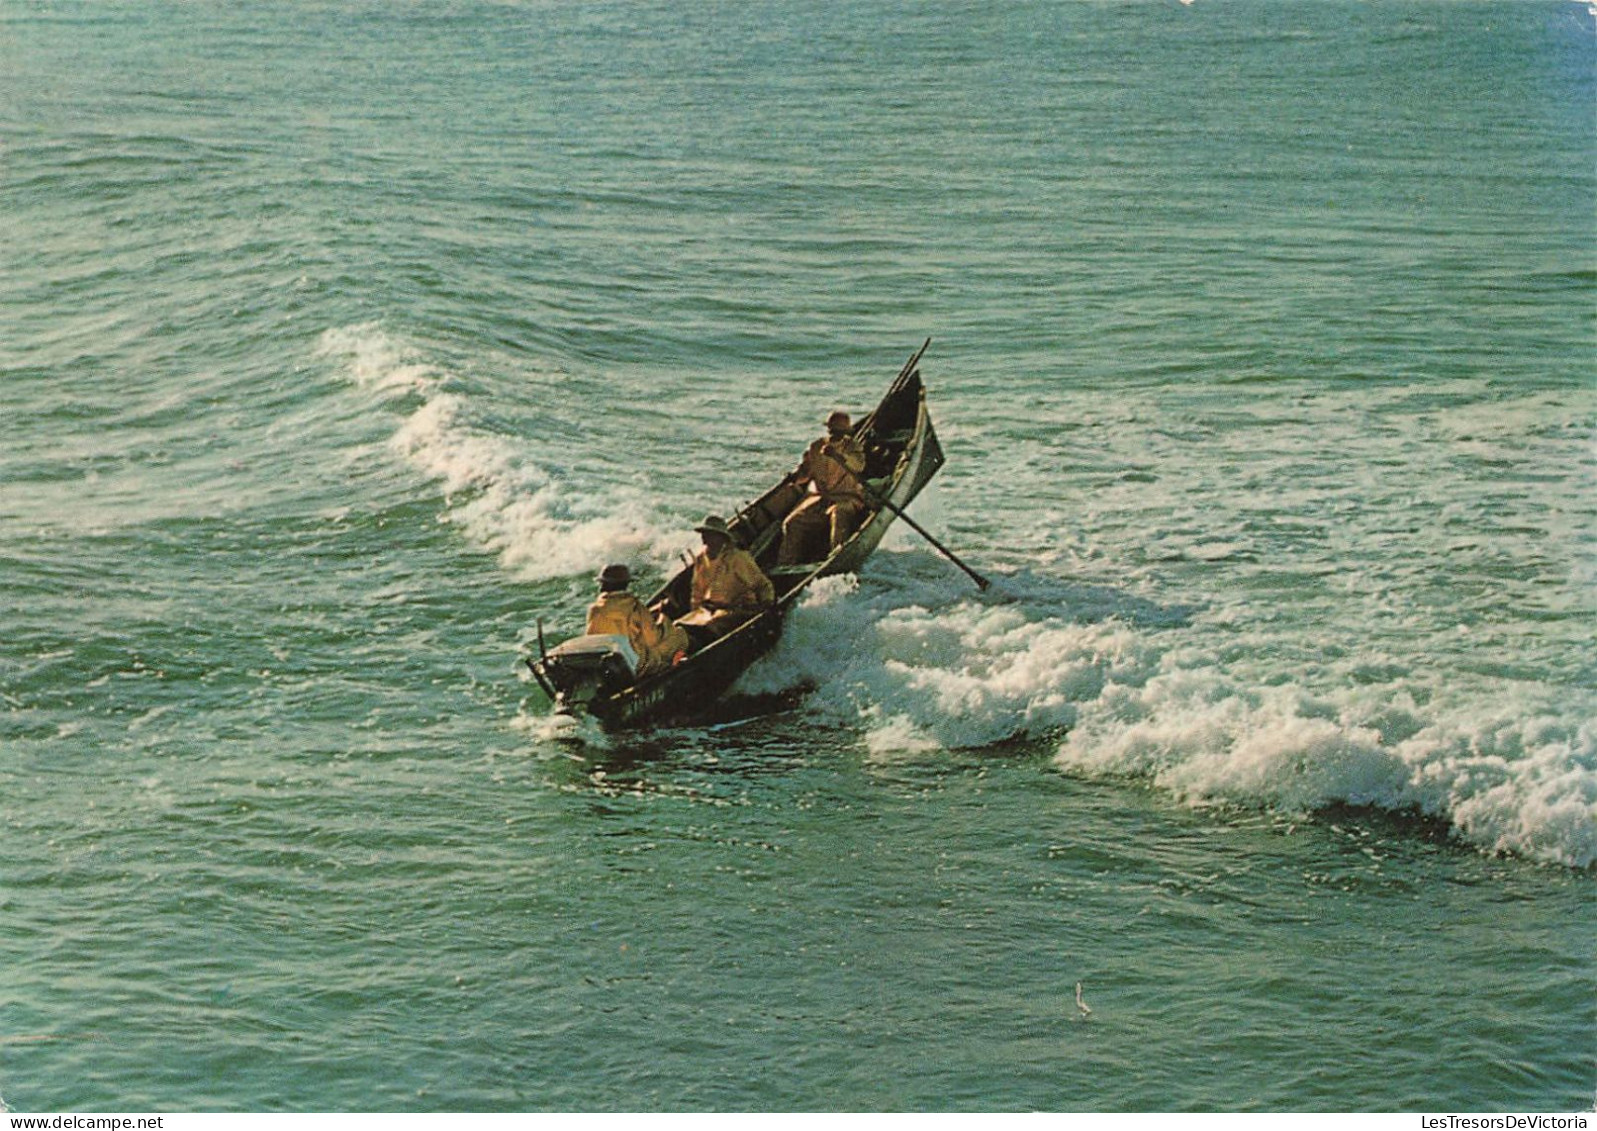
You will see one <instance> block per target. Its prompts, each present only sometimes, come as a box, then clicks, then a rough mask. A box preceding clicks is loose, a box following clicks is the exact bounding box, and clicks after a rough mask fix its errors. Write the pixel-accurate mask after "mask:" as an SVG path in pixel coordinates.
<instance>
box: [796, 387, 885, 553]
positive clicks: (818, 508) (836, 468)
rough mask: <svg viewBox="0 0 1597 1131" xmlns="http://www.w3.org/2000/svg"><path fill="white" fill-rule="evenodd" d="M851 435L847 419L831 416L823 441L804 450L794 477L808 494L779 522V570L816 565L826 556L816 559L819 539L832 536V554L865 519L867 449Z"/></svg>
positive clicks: (840, 416)
mask: <svg viewBox="0 0 1597 1131" xmlns="http://www.w3.org/2000/svg"><path fill="white" fill-rule="evenodd" d="M850 430H851V426H850V423H849V419H848V413H846V412H834V413H832V415H830V416H828V417H827V418H826V435H825V436H823V437H821V438H820V439H818V440H816V441H815V442H814V443H813V444H811V445H810V446H809V447H808V448H807V449H805V451H804V458H803V459H802V460H800V461H799V465H798V468H797V470H796V471H795V472H794V473H793V474H794V475H795V476H796V477H797V480H798V482H799V483H801V484H805V483H807V484H808V487H809V493H808V494H806V495H805V496H804V498H803V499H802V500H800V502H799V504H798V506H796V507H794V508H793V510H792V512H791V513H790V514H789V515H788V516H787V518H785V519H784V520H783V521H782V548H781V551H780V552H779V553H778V555H777V562H778V564H780V565H795V564H797V563H799V562H807V561H820V560H821V559H823V558H824V557H825V556H826V555H825V554H823V553H816V552H815V550H814V546H815V543H816V542H818V541H819V539H820V535H821V533H822V532H823V531H826V532H828V533H829V534H830V536H831V542H830V549H832V550H835V549H837V547H839V546H841V545H842V544H843V543H844V542H846V541H847V540H848V536H849V535H850V534H852V533H854V528H855V527H856V526H857V525H859V521H860V519H861V517H863V516H864V514H865V490H864V487H863V486H862V485H861V483H860V476H861V475H863V474H864V473H865V449H864V448H862V447H860V443H859V441H858V440H856V439H854V437H853V436H852V435H850Z"/></svg>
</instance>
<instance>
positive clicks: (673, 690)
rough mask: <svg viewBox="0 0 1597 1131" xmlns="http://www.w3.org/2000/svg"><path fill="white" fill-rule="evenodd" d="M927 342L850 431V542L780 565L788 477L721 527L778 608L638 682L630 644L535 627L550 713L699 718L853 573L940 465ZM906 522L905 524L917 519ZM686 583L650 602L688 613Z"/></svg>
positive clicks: (625, 721) (625, 722) (618, 723)
mask: <svg viewBox="0 0 1597 1131" xmlns="http://www.w3.org/2000/svg"><path fill="white" fill-rule="evenodd" d="M926 345H930V339H928V340H927V343H926ZM926 345H922V346H921V348H920V349H919V350H918V351H917V352H916V353H915V355H914V356H913V357H911V358H910V359H909V361H908V362H906V363H905V365H904V368H903V369H902V370H900V372H899V374H898V377H897V379H896V380H894V381H893V383H892V386H891V387H890V388H889V389H888V390H887V394H886V395H885V396H884V397H883V398H882V400H881V403H880V404H878V405H877V406H876V408H875V409H874V410H873V411H872V412H871V413H870V414H869V415H868V416H866V417H865V418H864V419H863V420H860V421H858V422H856V424H855V425H854V428H853V435H854V437H855V439H857V440H858V441H859V443H860V445H861V446H862V447H863V448H864V449H865V455H866V463H865V474H864V481H865V486H866V493H867V495H868V497H869V500H870V504H871V505H870V509H869V511H868V512H867V514H866V517H865V518H864V520H863V521H862V522H861V523H860V525H859V527H858V529H856V530H855V531H854V533H853V535H852V536H850V537H849V539H848V541H846V542H844V543H843V544H842V545H841V546H839V547H838V548H837V549H836V550H834V551H832V553H831V554H830V556H829V557H827V558H826V560H825V561H822V562H814V563H809V564H805V565H798V566H779V565H778V564H777V550H778V547H779V545H780V542H781V535H782V520H783V519H785V518H786V517H787V515H788V513H789V512H790V511H791V510H792V509H793V508H794V507H795V506H796V505H797V504H798V503H799V501H800V500H801V499H802V498H803V497H804V488H803V486H802V485H801V484H799V483H797V482H795V476H794V474H793V473H791V472H790V473H789V474H788V475H786V476H785V477H784V478H783V479H782V480H781V481H780V482H778V483H777V484H776V485H775V486H774V487H772V488H771V489H770V490H768V491H766V492H765V493H764V494H763V495H761V496H760V497H759V498H758V499H755V500H754V501H753V502H752V503H750V504H749V505H748V506H746V507H744V508H743V509H742V510H740V511H739V512H738V513H737V515H736V516H734V517H733V518H731V519H729V520H728V522H727V526H728V528H729V530H730V532H731V534H732V538H733V540H734V541H735V542H736V543H737V545H739V546H741V547H742V548H743V549H745V550H747V551H749V553H750V554H752V555H753V556H754V559H755V561H757V562H758V563H759V564H760V567H761V568H762V569H764V570H765V573H766V575H767V576H768V577H770V579H771V582H772V584H773V585H774V587H775V590H776V602H775V604H774V605H773V606H772V607H771V608H769V609H767V610H766V611H765V612H763V613H761V614H760V615H759V616H757V617H755V618H754V619H752V620H750V621H747V622H745V623H744V624H742V625H739V626H738V627H737V628H736V629H734V630H733V631H732V632H729V633H727V634H726V635H725V636H723V637H721V638H720V639H718V640H715V641H713V642H711V643H710V644H708V645H706V646H704V647H703V648H701V649H699V650H698V651H696V652H693V653H691V654H690V655H688V656H687V657H686V658H684V659H682V660H680V661H679V662H678V663H676V664H675V665H674V666H672V667H670V668H667V669H665V670H664V671H660V672H657V673H655V674H653V675H650V676H648V677H646V678H644V679H634V678H633V676H632V663H631V660H632V656H631V648H630V646H629V645H628V644H627V642H626V638H625V637H613V636H579V637H576V638H574V639H572V640H568V641H566V642H565V643H563V644H561V645H560V646H558V647H556V648H554V649H547V650H546V649H545V648H544V645H543V640H542V631H541V629H540V632H539V645H538V650H539V655H538V656H536V657H530V658H529V659H528V661H527V663H528V666H529V667H530V668H531V669H532V674H533V678H535V679H536V680H537V681H538V684H539V686H540V687H542V688H543V689H544V691H545V692H546V693H547V694H548V695H549V697H550V698H551V699H553V700H554V704H555V710H556V711H557V712H562V713H566V714H589V715H592V716H593V717H594V718H596V719H597V720H598V721H599V722H600V723H601V724H603V725H604V726H606V727H608V728H615V729H620V728H627V727H637V726H645V725H650V724H658V723H668V722H686V721H691V720H693V719H695V718H702V717H704V716H705V715H706V714H708V713H709V712H710V710H711V708H712V707H713V706H714V705H715V703H716V701H717V700H718V699H720V697H721V696H722V695H724V694H725V693H726V691H727V690H728V689H729V688H731V686H732V685H733V684H734V683H735V682H737V679H738V677H739V676H740V675H742V674H743V673H744V672H745V671H746V670H748V667H749V665H751V664H752V663H754V661H755V660H757V659H759V658H760V657H761V656H762V655H764V654H765V653H766V652H768V651H769V650H770V649H771V647H772V646H773V645H775V643H776V642H777V640H778V639H779V638H780V637H781V635H782V627H783V624H784V623H785V621H786V619H787V613H788V610H789V609H791V608H792V607H793V605H794V604H795V603H796V602H797V601H798V599H799V597H800V596H802V595H803V593H804V591H805V589H806V588H808V587H809V585H810V584H811V583H813V582H814V581H815V580H816V579H818V578H822V577H827V576H830V575H832V574H838V573H852V572H855V571H857V570H858V569H859V568H860V566H861V565H863V564H864V563H865V560H866V559H867V558H869V557H870V555H871V552H872V551H873V550H875V549H876V547H877V545H878V544H879V543H880V542H881V540H882V536H883V535H885V534H886V533H887V529H888V527H889V526H891V525H892V523H893V519H894V517H895V516H897V515H899V514H900V512H902V510H903V508H904V507H906V506H908V505H909V503H910V501H911V500H913V499H914V498H915V496H916V495H917V494H919V493H920V490H921V488H923V487H925V486H926V484H927V483H928V482H929V481H930V480H931V478H932V476H933V475H935V474H937V469H938V468H940V467H941V466H942V465H943V452H942V448H941V447H940V446H939V445H938V443H937V434H936V433H935V432H934V431H933V429H932V421H931V417H930V416H929V415H928V414H927V411H926V389H925V386H924V385H922V383H921V376H920V368H919V366H920V359H921V355H922V354H924V353H925V352H926ZM903 517H904V518H905V521H906V522H912V521H913V520H911V519H909V517H908V516H907V515H905V516H903ZM917 529H919V528H918V527H917ZM692 579H693V571H692V569H691V567H690V568H685V569H683V570H681V571H680V572H678V573H677V574H676V575H675V576H673V577H672V578H671V579H670V580H668V581H667V582H666V583H665V584H664V585H663V586H661V588H660V589H659V591H658V592H656V593H655V594H654V595H653V596H652V597H650V598H649V600H648V604H649V605H650V606H654V605H656V604H657V603H660V602H663V603H664V607H665V609H666V611H667V612H668V614H669V615H671V616H672V617H680V616H682V615H683V614H685V613H686V612H687V611H688V604H689V595H690V592H691V588H692Z"/></svg>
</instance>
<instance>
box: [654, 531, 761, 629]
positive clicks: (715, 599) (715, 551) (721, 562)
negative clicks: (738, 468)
mask: <svg viewBox="0 0 1597 1131" xmlns="http://www.w3.org/2000/svg"><path fill="white" fill-rule="evenodd" d="M693 529H694V530H696V531H698V533H699V536H700V537H701V538H703V540H704V549H702V550H700V551H699V554H698V556H697V557H696V558H694V559H693V597H692V609H691V610H690V611H689V612H688V615H687V616H685V617H683V618H682V619H681V620H679V621H677V624H678V625H679V626H681V627H682V628H684V629H686V630H687V632H688V635H689V636H690V637H692V638H693V642H694V643H695V644H696V645H699V646H701V647H702V646H703V645H705V644H708V643H709V642H710V641H712V640H714V639H716V638H717V637H720V636H725V635H726V634H727V633H729V632H731V631H732V630H733V629H734V628H736V627H737V626H738V625H740V624H742V623H743V622H744V621H746V620H748V619H749V618H750V617H752V616H756V615H758V614H759V613H761V612H763V611H764V610H766V609H768V608H770V607H771V605H772V604H773V603H774V602H775V601H776V589H775V587H774V586H772V584H771V579H770V578H769V577H766V576H765V571H764V570H762V569H760V566H759V563H758V562H756V561H755V560H754V558H753V557H752V556H751V555H750V554H749V552H748V551H747V550H745V549H742V548H741V547H739V546H738V545H736V544H735V543H734V542H733V541H732V532H731V531H730V530H728V529H727V525H726V519H724V518H722V517H721V516H720V515H715V514H712V515H710V516H709V517H708V518H706V519H705V520H704V521H703V522H701V523H700V524H699V525H698V526H695V527H694V528H693Z"/></svg>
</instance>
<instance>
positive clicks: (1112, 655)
mask: <svg viewBox="0 0 1597 1131" xmlns="http://www.w3.org/2000/svg"><path fill="white" fill-rule="evenodd" d="M933 565H935V563H932V562H931V561H930V556H929V554H927V553H924V552H909V553H896V554H895V553H880V552H879V553H878V555H877V556H876V557H875V558H873V559H872V562H871V564H870V566H869V567H867V580H861V579H857V578H831V579H827V580H826V581H824V582H821V583H819V584H817V585H816V586H815V587H814V589H813V590H812V592H811V593H810V594H809V595H808V596H807V597H806V598H805V600H804V601H803V602H802V603H801V604H800V605H799V606H798V607H797V608H796V609H795V610H794V611H793V614H792V616H791V619H790V622H789V628H788V631H787V633H786V634H785V636H784V638H783V640H782V642H781V643H780V644H779V645H778V647H777V649H776V650H775V651H773V653H772V654H771V655H770V656H768V657H767V658H766V659H765V660H762V661H761V662H760V664H758V665H756V666H755V667H754V668H753V669H751V670H750V672H749V673H748V674H747V675H746V676H745V677H744V680H743V681H742V682H741V683H740V684H739V690H740V691H745V692H749V693H762V692H770V691H773V690H776V689H778V688H779V687H780V686H782V685H784V684H786V685H788V686H791V685H793V684H795V683H800V682H810V683H813V684H814V685H815V688H816V690H815V691H814V693H813V694H812V695H811V696H810V698H809V700H808V701H807V709H808V710H810V711H811V712H812V713H814V714H815V715H817V717H820V718H830V719H832V720H835V721H837V722H838V723H839V724H840V725H863V726H864V728H865V743H866V746H867V749H868V750H869V752H870V754H871V755H872V756H873V757H878V758H895V757H913V756H920V755H925V754H927V753H929V752H935V751H938V750H952V749H970V748H982V747H988V746H992V745H995V744H998V743H1003V742H1008V741H1012V740H1016V739H1033V740H1040V741H1044V742H1055V741H1057V743H1058V745H1057V747H1056V748H1055V753H1054V761H1055V764H1056V765H1057V766H1058V767H1059V768H1060V769H1061V770H1062V771H1064V772H1067V773H1073V774H1082V775H1087V776H1092V777H1101V778H1118V779H1138V780H1146V781H1151V782H1152V783H1153V784H1154V785H1155V786H1156V787H1158V788H1160V789H1162V790H1165V791H1167V792H1169V793H1170V794H1172V795H1174V796H1175V797H1177V798H1179V799H1181V800H1183V801H1185V802H1187V803H1189V804H1192V805H1195V806H1208V805H1216V804H1228V805H1241V806H1251V807H1258V808H1266V809H1273V810H1278V811H1283V812H1288V813H1305V812H1314V811H1318V810H1324V809H1331V808H1339V807H1343V806H1356V807H1372V808H1378V809H1382V810H1387V811H1392V812H1396V813H1404V812H1413V813H1419V814H1423V815H1425V816H1427V817H1430V818H1436V819H1441V820H1445V821H1446V822H1447V823H1448V825H1449V826H1450V827H1451V829H1452V831H1453V833H1454V835H1456V836H1457V837H1458V839H1459V840H1461V841H1463V842H1465V843H1467V844H1470V845H1473V846H1475V847H1476V848H1478V849H1481V850H1483V851H1487V852H1505V853H1512V854H1514V855H1518V856H1522V857H1525V858H1528V859H1532V860H1537V861H1542V862H1546V863H1554V864H1561V865H1567V866H1571V867H1577V868H1586V867H1589V866H1591V865H1592V864H1593V863H1594V862H1597V727H1594V726H1593V725H1592V723H1591V722H1590V721H1589V718H1588V717H1587V716H1583V715H1580V714H1578V713H1572V710H1571V708H1570V706H1569V705H1567V704H1564V703H1562V702H1560V700H1559V698H1558V697H1557V695H1556V692H1555V690H1554V689H1550V688H1546V687H1542V686H1541V685H1531V686H1530V687H1528V688H1527V687H1524V686H1522V685H1519V684H1514V683H1512V682H1510V681H1497V682H1496V683H1492V682H1490V681H1488V682H1486V683H1483V684H1481V685H1480V686H1477V687H1473V688H1471V689H1469V690H1467V691H1466V690H1464V689H1454V690H1452V691H1451V692H1449V690H1448V689H1447V688H1439V687H1437V686H1434V685H1432V684H1431V683H1429V682H1427V677H1424V676H1421V675H1418V674H1414V673H1412V672H1410V671H1409V670H1408V669H1407V668H1404V667H1402V666H1400V665H1399V666H1394V665H1390V664H1387V665H1382V664H1380V663H1378V662H1376V660H1375V659H1372V658H1371V657H1357V656H1351V657H1347V658H1345V659H1344V660H1343V661H1341V666H1340V667H1338V668H1336V669H1335V670H1332V671H1329V672H1324V673H1321V674H1320V675H1319V676H1318V677H1317V678H1316V684H1315V686H1313V687H1310V686H1308V685H1307V682H1306V681H1305V679H1303V678H1297V677H1295V676H1294V673H1293V671H1292V668H1291V661H1290V660H1287V659H1283V660H1281V661H1280V662H1279V663H1277V664H1275V665H1271V664H1269V663H1265V664H1263V665H1260V664H1259V663H1258V662H1257V658H1256V657H1254V658H1253V659H1252V660H1251V661H1248V662H1244V661H1242V660H1232V659H1231V658H1230V657H1231V655H1232V653H1231V651H1230V650H1229V648H1228V647H1227V645H1226V644H1225V643H1223V642H1222V641H1223V640H1226V639H1228V634H1229V632H1230V631H1231V630H1230V629H1227V628H1226V627H1225V625H1224V624H1223V623H1222V622H1224V621H1225V618H1224V617H1223V616H1218V617H1216V618H1213V620H1214V623H1213V624H1209V622H1207V621H1205V620H1204V619H1203V618H1198V619H1197V620H1196V622H1195V623H1192V624H1187V623H1186V622H1185V621H1184V620H1182V619H1181V618H1175V617H1166V618H1161V617H1150V616H1149V614H1148V612H1147V610H1148V609H1149V608H1158V606H1157V605H1156V604H1154V603H1152V602H1149V601H1148V600H1147V599H1146V598H1145V597H1141V596H1138V595H1135V594H1131V593H1123V594H1121V595H1120V599H1119V600H1118V601H1117V600H1115V599H1113V598H1112V597H1110V596H1109V595H1108V590H1107V589H1106V588H1105V587H1101V586H1099V587H1090V588H1089V587H1081V588H1080V589H1079V592H1078V589H1077V587H1072V586H1069V585H1060V586H1058V587H1057V589H1056V591H1055V592H1053V593H1050V592H1049V590H1048V588H1047V587H1046V586H1043V585H1041V584H1040V582H1039V581H1038V579H1036V578H1030V579H1027V580H1025V581H1024V583H1023V584H1020V585H1017V586H1006V584H1005V579H1000V580H999V584H998V586H997V587H996V593H995V594H994V595H979V596H978V595H973V594H968V593H967V592H966V591H965V590H964V589H963V588H962V587H961V586H960V585H959V583H958V582H957V581H955V580H952V579H950V578H948V577H947V576H946V572H945V573H944V574H943V575H937V574H936V573H935V572H934V570H933V568H932V567H933ZM1017 593H1021V594H1025V595H1026V596H1025V597H1022V598H1021V599H1016V594H1017ZM1082 594H1085V595H1086V599H1085V600H1078V597H1079V596H1080V595H1082ZM1138 617H1142V618H1144V619H1143V620H1142V621H1141V622H1140V623H1139V621H1138V620H1137V619H1136V618H1138ZM1206 624H1207V625H1208V628H1207V629H1206V627H1205V626H1206ZM1214 628H1219V629H1221V631H1222V633H1223V635H1222V636H1220V637H1209V636H1206V635H1205V632H1206V631H1208V630H1209V629H1214ZM1377 659H1378V658H1377ZM1371 673H1377V674H1379V675H1383V678H1382V679H1376V678H1374V677H1373V676H1372V674H1371ZM1383 673H1384V674H1383Z"/></svg>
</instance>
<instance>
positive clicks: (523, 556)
mask: <svg viewBox="0 0 1597 1131" xmlns="http://www.w3.org/2000/svg"><path fill="white" fill-rule="evenodd" d="M318 353H319V354H320V356H322V357H324V358H330V359H333V360H335V361H336V362H337V363H338V364H339V365H340V367H341V370H342V372H343V374H344V376H345V377H346V378H347V379H349V380H351V381H353V382H354V384H355V385H356V386H358V387H359V388H361V389H364V390H367V391H368V392H370V393H372V394H375V395H376V397H377V398H378V400H379V402H380V403H381V404H382V405H383V406H384V407H385V408H387V409H388V410H389V411H390V412H392V413H393V414H394V418H395V427H394V431H393V432H392V434H391V436H390V437H389V440H388V443H387V447H388V449H389V450H390V451H391V452H393V453H395V454H396V455H398V456H399V457H401V458H402V459H403V460H404V462H405V463H407V464H408V465H409V466H411V467H412V468H414V469H416V470H417V471H419V472H420V473H421V474H422V475H424V476H425V477H427V478H428V479H429V480H431V481H433V482H435V483H437V484H438V485H439V486H440V488H441V489H442V491H443V494H444V497H445V511H444V517H445V519H446V520H447V521H448V522H450V523H452V524H453V525H455V526H457V527H458V528H459V529H460V530H461V531H462V533H463V534H464V536H465V538H466V540H467V541H468V542H469V543H470V544H471V545H472V546H474V547H475V548H477V549H479V550H482V551H484V552H487V553H491V554H494V555H495V556H496V557H497V558H498V560H499V563H500V565H501V566H502V567H503V568H504V569H505V571H506V572H507V573H509V574H510V575H511V576H512V577H513V578H515V579H516V580H519V581H537V580H543V579H547V578H554V577H566V576H571V575H573V574H580V573H585V572H588V571H591V570H594V569H596V568H598V567H599V566H600V565H602V564H604V563H605V562H609V561H626V562H629V563H632V564H641V563H648V564H652V565H656V566H658V565H660V564H662V563H669V562H670V561H671V560H672V558H673V556H674V555H675V554H676V553H677V552H678V551H679V550H680V547H681V543H682V541H683V535H682V534H680V533H678V534H676V535H674V536H673V535H672V534H670V533H668V532H665V531H662V530H661V529H660V528H659V527H658V526H657V525H656V524H655V522H654V520H653V517H652V514H651V510H650V507H649V506H648V503H647V500H645V499H643V498H642V497H640V496H638V495H636V494H628V493H626V492H624V491H618V490H615V489H613V488H607V487H605V486H603V485H597V486H596V485H593V484H583V485H581V486H580V487H579V486H577V485H575V484H574V483H572V482H570V481H568V480H566V479H563V478H562V477H560V476H559V475H557V474H555V473H552V472H551V471H549V470H547V469H546V468H545V467H544V466H543V465H542V464H541V463H540V462H538V461H537V459H536V458H535V457H536V456H537V455H538V451H537V440H536V437H532V438H527V437H520V436H512V435H509V434H506V433H505V432H503V431H497V430H495V429H493V428H492V427H490V426H488V425H487V424H485V423H483V422H482V419H481V417H482V416H483V415H484V410H483V409H482V407H481V406H479V405H478V404H477V403H475V401H474V399H473V397H472V395H471V394H468V393H464V392H461V391H459V390H458V389H457V388H455V387H454V386H455V385H456V384H457V382H456V381H455V380H454V379H453V377H452V375H451V374H450V373H448V372H447V371H446V370H445V369H443V368H442V367H441V366H439V365H437V364H435V363H433V362H431V361H429V360H427V359H426V358H425V357H424V356H423V355H422V354H421V351H420V350H418V349H417V348H416V347H414V346H412V345H410V344H409V343H407V342H405V341H404V340H403V339H402V338H400V337H398V336H396V335H394V334H392V333H390V332H388V331H387V330H385V329H384V328H383V327H382V326H381V325H379V324H377V323H363V324H359V325H355V326H347V327H340V328H337V329H333V330H329V331H327V332H325V333H324V334H323V335H322V337H321V342H320V345H319V350H318Z"/></svg>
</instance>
